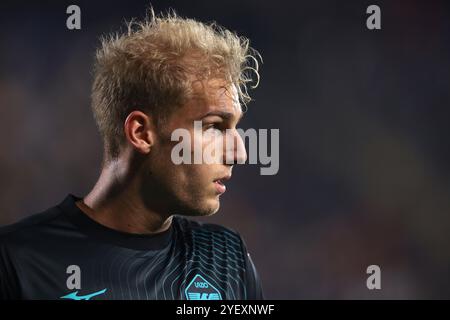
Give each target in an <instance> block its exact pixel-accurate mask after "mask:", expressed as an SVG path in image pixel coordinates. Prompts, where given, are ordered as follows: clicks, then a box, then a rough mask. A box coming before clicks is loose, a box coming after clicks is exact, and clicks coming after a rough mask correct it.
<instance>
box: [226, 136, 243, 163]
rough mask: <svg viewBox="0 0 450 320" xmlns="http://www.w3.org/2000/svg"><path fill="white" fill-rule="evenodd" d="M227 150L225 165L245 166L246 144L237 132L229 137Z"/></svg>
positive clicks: (227, 138)
mask: <svg viewBox="0 0 450 320" xmlns="http://www.w3.org/2000/svg"><path fill="white" fill-rule="evenodd" d="M225 148H226V150H225V159H224V161H225V164H244V163H245V162H246V161H247V151H246V150H245V144H244V141H243V140H242V137H241V136H240V135H239V133H238V131H237V130H232V132H230V133H229V134H228V135H227V137H226V141H225Z"/></svg>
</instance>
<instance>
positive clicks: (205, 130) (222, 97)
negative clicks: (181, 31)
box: [144, 80, 247, 216]
mask: <svg viewBox="0 0 450 320" xmlns="http://www.w3.org/2000/svg"><path fill="white" fill-rule="evenodd" d="M193 89H194V96H195V97H194V98H192V99H191V100H190V101H188V102H187V103H186V104H185V105H183V106H181V107H180V108H178V109H177V110H176V111H174V112H173V113H172V114H171V115H170V116H169V118H168V119H167V121H166V122H165V124H164V127H163V128H159V134H158V139H157V142H156V143H155V146H154V147H153V148H152V150H151V151H150V155H149V161H148V170H149V171H148V172H149V174H148V175H147V176H146V179H147V181H146V183H147V185H148V188H145V192H146V193H148V194H147V195H144V197H145V198H147V199H148V203H149V205H151V204H152V203H153V204H155V203H157V204H158V206H159V209H160V210H167V211H168V213H169V214H180V215H191V216H192V215H196V216H199V215H201V216H204V215H211V214H214V213H216V212H217V210H218V209H219V206H220V202H219V197H220V195H221V194H223V192H225V187H224V183H225V182H226V180H228V179H229V178H230V177H231V173H232V172H231V171H232V163H233V162H234V163H243V162H245V160H246V158H247V154H246V151H245V146H244V143H243V141H242V138H241V137H240V135H239V134H238V132H237V130H236V125H237V124H238V122H239V120H240V119H241V117H242V110H241V106H240V104H239V100H238V95H237V90H236V88H235V87H234V86H225V87H224V82H223V81H220V80H210V81H208V82H205V81H204V82H200V81H198V82H194V84H193ZM194 121H201V126H199V125H197V126H194ZM181 128H182V129H186V130H187V131H188V132H189V133H190V137H191V144H190V152H191V155H190V156H191V159H192V162H191V163H192V164H186V163H182V164H179V165H176V164H175V163H174V162H173V160H172V158H171V154H172V149H173V147H174V146H175V145H177V144H178V143H179V141H171V134H172V132H173V131H174V130H176V129H181ZM226 141H228V143H226ZM229 142H233V143H232V144H231V143H229ZM204 152H205V153H206V154H208V155H209V156H210V158H209V159H212V160H213V161H214V162H213V163H212V164H211V161H209V162H208V163H209V164H208V163H205V161H203V157H202V158H201V159H202V163H201V164H194V159H195V157H198V154H200V156H202V155H203V153H204ZM195 153H197V156H196V155H195ZM197 159H198V158H197ZM230 161H231V163H230ZM227 163H229V164H227ZM155 197H157V198H158V199H155Z"/></svg>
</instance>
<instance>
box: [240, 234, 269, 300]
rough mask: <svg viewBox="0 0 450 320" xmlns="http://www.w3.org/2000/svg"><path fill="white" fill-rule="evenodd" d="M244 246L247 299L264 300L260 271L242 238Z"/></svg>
mask: <svg viewBox="0 0 450 320" xmlns="http://www.w3.org/2000/svg"><path fill="white" fill-rule="evenodd" d="M241 241H242V246H243V249H244V255H245V279H246V287H247V299H248V300H264V293H263V288H262V284H261V279H260V278H259V274H258V271H257V270H256V267H255V264H254V263H253V260H252V258H251V256H250V253H249V252H248V250H247V246H246V245H245V242H244V240H243V239H242V238H241Z"/></svg>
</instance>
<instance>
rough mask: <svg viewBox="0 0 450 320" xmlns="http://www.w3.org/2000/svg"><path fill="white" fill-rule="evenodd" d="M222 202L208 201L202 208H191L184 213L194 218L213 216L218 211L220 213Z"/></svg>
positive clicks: (216, 200)
mask: <svg viewBox="0 0 450 320" xmlns="http://www.w3.org/2000/svg"><path fill="white" fill-rule="evenodd" d="M219 208H220V202H219V199H212V200H208V201H206V203H204V204H203V205H202V206H198V207H196V208H190V209H187V210H185V211H184V212H183V215H186V216H194V217H207V216H212V215H213V214H215V213H216V212H217V211H219Z"/></svg>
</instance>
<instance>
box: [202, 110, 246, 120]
mask: <svg viewBox="0 0 450 320" xmlns="http://www.w3.org/2000/svg"><path fill="white" fill-rule="evenodd" d="M209 116H218V117H221V118H223V119H225V120H231V119H233V114H232V113H231V112H226V111H210V112H208V113H207V114H205V115H204V116H203V117H202V119H203V118H206V117H209ZM243 116H244V113H243V112H241V114H240V116H239V119H238V120H237V122H239V121H241V119H242V117H243Z"/></svg>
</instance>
